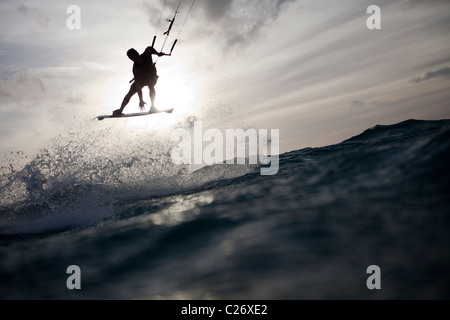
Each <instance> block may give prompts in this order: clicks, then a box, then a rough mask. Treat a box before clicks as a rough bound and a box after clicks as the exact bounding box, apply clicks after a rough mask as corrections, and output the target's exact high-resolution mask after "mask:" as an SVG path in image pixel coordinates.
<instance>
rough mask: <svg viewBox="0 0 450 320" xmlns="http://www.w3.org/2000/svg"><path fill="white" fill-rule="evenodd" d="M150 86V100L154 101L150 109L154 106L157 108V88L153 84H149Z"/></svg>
mask: <svg viewBox="0 0 450 320" xmlns="http://www.w3.org/2000/svg"><path fill="white" fill-rule="evenodd" d="M148 88H149V89H150V100H151V101H152V106H151V108H150V110H152V108H156V107H155V98H156V90H155V87H153V86H149V87H148Z"/></svg>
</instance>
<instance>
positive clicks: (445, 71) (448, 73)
mask: <svg viewBox="0 0 450 320" xmlns="http://www.w3.org/2000/svg"><path fill="white" fill-rule="evenodd" d="M436 78H443V79H450V67H443V68H441V69H438V70H435V71H428V72H427V73H425V74H424V75H422V76H418V77H414V78H413V79H412V80H411V82H413V83H420V82H422V81H427V80H431V79H436Z"/></svg>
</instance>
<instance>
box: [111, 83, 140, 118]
mask: <svg viewBox="0 0 450 320" xmlns="http://www.w3.org/2000/svg"><path fill="white" fill-rule="evenodd" d="M136 92H137V86H136V83H133V84H132V85H131V87H130V91H128V93H127V94H126V96H125V98H123V101H122V105H121V106H120V109H117V110H115V111H114V112H113V115H115V116H117V115H121V114H122V112H123V109H125V107H126V106H127V104H128V102H130V99H131V97H132V96H133V95H134V94H135V93H136Z"/></svg>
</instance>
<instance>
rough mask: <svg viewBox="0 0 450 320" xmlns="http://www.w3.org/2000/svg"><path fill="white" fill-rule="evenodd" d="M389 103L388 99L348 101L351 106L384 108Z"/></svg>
mask: <svg viewBox="0 0 450 320" xmlns="http://www.w3.org/2000/svg"><path fill="white" fill-rule="evenodd" d="M390 105H391V102H389V101H365V100H360V99H357V100H353V101H352V102H351V103H350V106H351V107H352V108H358V109H359V108H386V107H389V106H390Z"/></svg>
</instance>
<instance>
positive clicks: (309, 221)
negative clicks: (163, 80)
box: [0, 120, 450, 299]
mask: <svg viewBox="0 0 450 320" xmlns="http://www.w3.org/2000/svg"><path fill="white" fill-rule="evenodd" d="M92 140H93V141H95V140H96V139H92ZM110 145H111V146H110V148H111V149H114V142H111V143H110ZM81 148H82V150H81ZM128 148H129V149H128V150H127V152H114V153H113V152H110V149H108V148H105V147H101V146H100V145H96V144H95V143H93V144H92V145H82V146H81V145H79V144H76V143H70V142H67V141H64V143H61V144H60V145H59V146H58V145H56V146H55V147H53V148H52V150H46V151H43V152H42V153H41V154H40V155H38V156H37V157H35V158H34V159H32V160H31V161H28V159H22V160H24V162H25V163H26V164H25V165H23V166H18V165H16V164H15V163H14V161H12V160H11V161H10V162H5V163H4V166H3V167H2V171H1V180H0V194H1V200H0V256H1V259H0V283H1V286H0V298H1V299H78V298H83V299H136V298H146V299H160V298H164V299H428V298H430V299H436V298H439V299H448V298H450V278H449V277H448V275H447V273H448V270H449V269H450V250H448V244H449V243H450V232H449V231H450V218H449V214H450V210H449V208H450V197H448V194H449V190H450V165H449V164H450V120H440V121H418V120H408V121H405V122H402V123H399V124H396V125H389V126H381V125H379V126H375V127H373V128H371V129H368V130H366V131H364V132H363V133H362V134H360V135H358V136H355V137H353V138H350V139H348V140H346V141H343V142H342V143H339V144H336V145H332V146H327V147H322V148H306V149H302V150H297V151H293V152H289V153H286V154H282V155H281V156H280V171H279V173H278V174H277V175H275V176H261V175H260V170H259V168H257V167H255V166H241V165H215V166H211V167H204V168H202V169H200V170H197V171H195V172H192V173H191V172H189V170H188V169H187V168H186V167H180V166H174V165H173V164H172V163H171V161H170V150H166V149H167V148H164V146H159V147H155V146H154V147H153V148H152V149H151V151H147V150H145V151H143V150H142V148H139V146H128ZM108 150H109V151H108ZM125 154H126V155H125ZM70 265H78V266H79V267H80V268H81V286H82V289H81V290H76V291H71V290H68V289H67V287H66V280H67V278H68V277H69V274H67V273H66V269H67V267H68V266H70ZM370 265H378V266H379V267H380V269H381V287H382V289H381V290H368V289H367V287H366V281H367V278H368V277H369V275H368V274H367V273H366V271H367V268H368V266H370Z"/></svg>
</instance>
